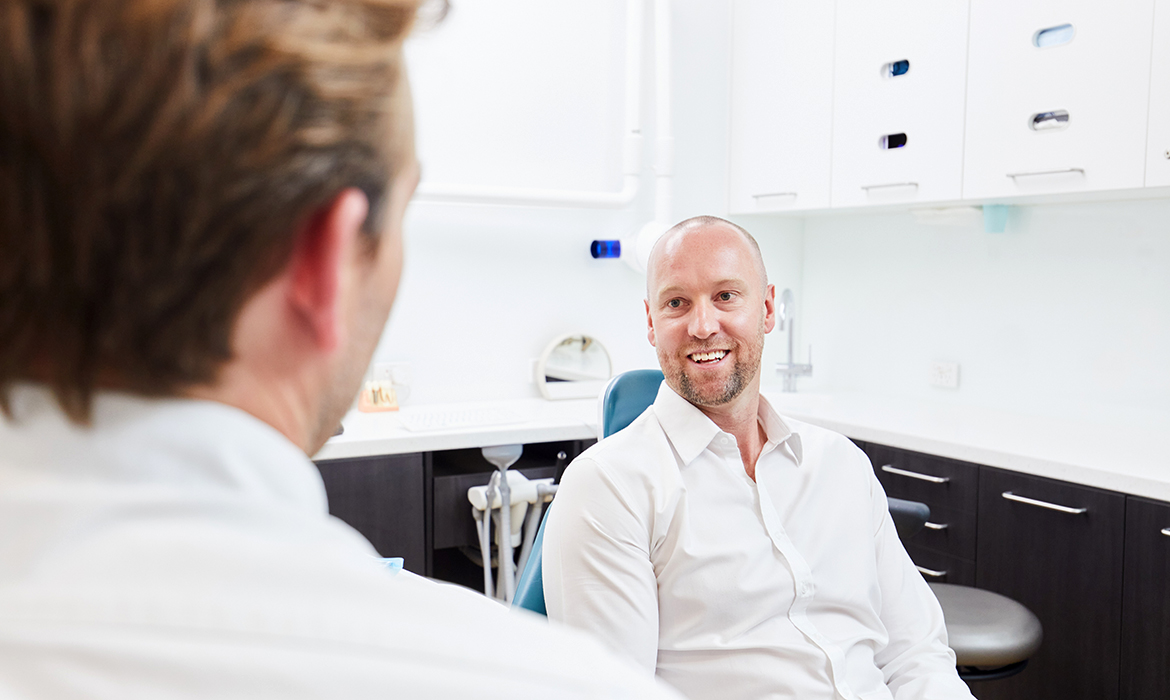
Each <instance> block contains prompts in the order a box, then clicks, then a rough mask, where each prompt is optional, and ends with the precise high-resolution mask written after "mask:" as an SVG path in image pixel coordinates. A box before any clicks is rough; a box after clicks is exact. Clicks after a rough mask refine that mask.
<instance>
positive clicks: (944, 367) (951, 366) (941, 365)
mask: <svg viewBox="0 0 1170 700" xmlns="http://www.w3.org/2000/svg"><path fill="white" fill-rule="evenodd" d="M929 379H930V385H931V386H937V387H941V388H943V389H958V388H959V363H957V362H931V363H930V375H929Z"/></svg>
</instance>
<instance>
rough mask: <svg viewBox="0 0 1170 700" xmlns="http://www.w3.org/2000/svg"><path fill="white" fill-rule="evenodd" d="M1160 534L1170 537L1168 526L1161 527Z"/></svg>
mask: <svg viewBox="0 0 1170 700" xmlns="http://www.w3.org/2000/svg"><path fill="white" fill-rule="evenodd" d="M1162 534H1163V535H1165V536H1167V537H1170V527H1164V528H1162Z"/></svg>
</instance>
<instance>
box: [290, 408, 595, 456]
mask: <svg viewBox="0 0 1170 700" xmlns="http://www.w3.org/2000/svg"><path fill="white" fill-rule="evenodd" d="M481 409H487V410H499V411H504V412H507V413H511V414H516V415H519V416H520V417H521V420H520V421H518V422H512V423H505V424H502V425H483V426H476V427H469V428H458V429H450V430H432V431H424V432H415V431H411V430H407V429H406V428H405V427H403V417H404V416H409V415H411V414H412V413H422V412H428V411H437V410H442V411H450V412H456V413H457V412H460V411H475V410H481ZM341 424H342V425H344V426H345V433H343V434H342V435H338V436H337V437H335V438H331V439H330V440H329V442H327V443H325V447H322V448H321V451H320V452H318V453H317V454H316V455H314V456H313V459H317V460H321V459H343V458H346V457H370V456H374V455H391V454H405V453H408V452H434V451H437V450H458V449H462V448H466V447H486V446H488V445H512V444H525V443H535V442H554V441H557V440H585V439H590V438H595V437H597V399H567V400H562V401H546V400H545V399H514V400H510V401H477V402H468V403H452V404H443V405H442V406H422V407H414V406H406V407H403V408H402V410H401V411H388V412H385V413H361V412H359V411H356V410H354V411H350V412H349V413H348V414H347V415H346V416H345V418H344V419H343V420H342V421H341Z"/></svg>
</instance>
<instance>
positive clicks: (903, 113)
mask: <svg viewBox="0 0 1170 700" xmlns="http://www.w3.org/2000/svg"><path fill="white" fill-rule="evenodd" d="M836 47H837V48H836V60H835V68H834V76H833V95H834V96H833V197H832V201H833V206H834V207H840V206H859V205H866V204H878V203H886V202H929V201H939V200H948V199H951V200H953V199H959V198H960V196H962V176H963V113H964V99H965V97H966V81H965V77H966V63H967V2H965V1H962V2H936V1H935V0H895V1H893V2H881V3H878V2H872V0H838V2H837V38H836Z"/></svg>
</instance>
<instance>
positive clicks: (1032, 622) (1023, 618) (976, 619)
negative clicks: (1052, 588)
mask: <svg viewBox="0 0 1170 700" xmlns="http://www.w3.org/2000/svg"><path fill="white" fill-rule="evenodd" d="M929 585H930V589H931V590H932V591H934V595H935V597H936V598H938V602H939V605H941V606H942V609H943V619H945V620H946V625H947V637H948V639H949V642H950V647H951V649H953V650H954V652H955V661H956V663H957V665H958V667H959V675H960V676H961V677H962V678H963V679H964V680H972V681H974V680H993V679H996V678H1006V677H1007V676H1010V675H1014V674H1016V673H1018V672H1019V671H1021V670H1023V668H1024V666H1025V665H1026V664H1027V663H1028V659H1029V658H1030V657H1031V656H1032V655H1033V654H1035V653H1036V651H1037V650H1038V649H1039V648H1040V640H1041V638H1042V637H1043V632H1042V631H1041V627H1040V620H1039V619H1037V618H1036V616H1035V615H1033V614H1032V611H1031V610H1028V609H1027V608H1025V607H1024V606H1023V605H1021V604H1019V603H1017V602H1016V601H1014V600H1012V599H1011V598H1007V597H1005V596H1002V595H1000V594H998V593H993V592H991V591H985V590H983V589H980V588H972V587H970V586H958V585H954V584H950V583H931V584H929Z"/></svg>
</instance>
